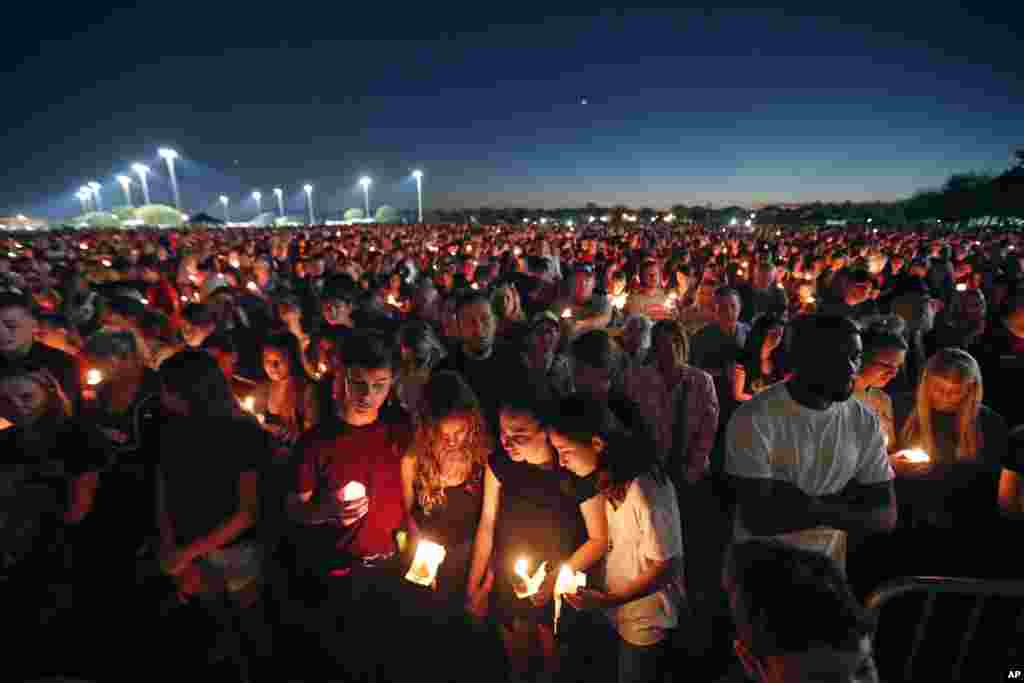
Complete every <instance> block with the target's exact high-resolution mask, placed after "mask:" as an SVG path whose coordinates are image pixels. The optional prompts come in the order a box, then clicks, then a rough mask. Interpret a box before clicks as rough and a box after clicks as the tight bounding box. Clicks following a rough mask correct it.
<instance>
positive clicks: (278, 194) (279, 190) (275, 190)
mask: <svg viewBox="0 0 1024 683" xmlns="http://www.w3.org/2000/svg"><path fill="white" fill-rule="evenodd" d="M274 194H276V195H277V196H278V197H280V196H281V195H283V194H284V190H282V189H281V188H280V187H275V188H274Z"/></svg>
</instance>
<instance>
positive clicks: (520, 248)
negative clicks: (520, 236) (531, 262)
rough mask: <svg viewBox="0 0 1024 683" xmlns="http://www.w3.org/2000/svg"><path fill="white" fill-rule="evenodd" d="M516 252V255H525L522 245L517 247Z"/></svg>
mask: <svg viewBox="0 0 1024 683" xmlns="http://www.w3.org/2000/svg"><path fill="white" fill-rule="evenodd" d="M515 254H516V256H522V255H523V249H522V247H516V251H515Z"/></svg>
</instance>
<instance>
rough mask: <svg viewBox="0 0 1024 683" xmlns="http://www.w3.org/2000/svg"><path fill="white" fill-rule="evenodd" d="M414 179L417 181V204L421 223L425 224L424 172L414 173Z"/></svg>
mask: <svg viewBox="0 0 1024 683" xmlns="http://www.w3.org/2000/svg"><path fill="white" fill-rule="evenodd" d="M412 177H413V178H415V179H416V204H417V206H419V209H420V211H419V215H420V223H422V222H423V171H413V172H412Z"/></svg>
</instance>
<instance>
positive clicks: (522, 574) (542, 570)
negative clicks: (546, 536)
mask: <svg viewBox="0 0 1024 683" xmlns="http://www.w3.org/2000/svg"><path fill="white" fill-rule="evenodd" d="M528 566H529V565H528V563H527V560H526V558H525V557H520V558H519V559H518V560H516V567H515V570H516V576H518V577H519V578H521V579H522V580H523V582H524V583H525V584H526V590H525V591H521V590H520V589H519V587H518V586H516V588H515V591H516V597H517V598H528V597H530V596H531V595H533V594H535V593H536V592H537V591H539V590H540V585H541V584H542V583H544V579H546V578H547V576H548V563H547V562H541V565H540V566H539V567H537V571H536V572H535V573H534V575H533V576H530V575H529V573H528V572H527V568H528Z"/></svg>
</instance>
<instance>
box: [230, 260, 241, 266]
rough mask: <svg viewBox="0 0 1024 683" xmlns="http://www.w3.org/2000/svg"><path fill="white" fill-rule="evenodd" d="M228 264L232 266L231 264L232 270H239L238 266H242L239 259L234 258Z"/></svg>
mask: <svg viewBox="0 0 1024 683" xmlns="http://www.w3.org/2000/svg"><path fill="white" fill-rule="evenodd" d="M228 263H230V264H231V267H232V268H238V266H240V265H241V264H240V263H239V262H238V259H236V258H233V259H231V260H230V261H228Z"/></svg>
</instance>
